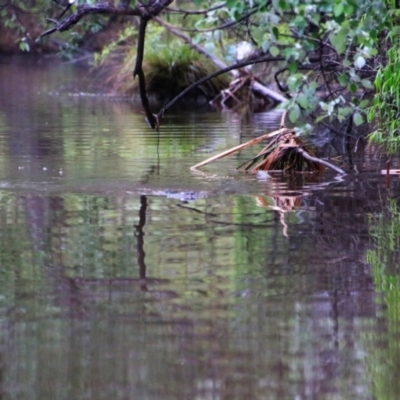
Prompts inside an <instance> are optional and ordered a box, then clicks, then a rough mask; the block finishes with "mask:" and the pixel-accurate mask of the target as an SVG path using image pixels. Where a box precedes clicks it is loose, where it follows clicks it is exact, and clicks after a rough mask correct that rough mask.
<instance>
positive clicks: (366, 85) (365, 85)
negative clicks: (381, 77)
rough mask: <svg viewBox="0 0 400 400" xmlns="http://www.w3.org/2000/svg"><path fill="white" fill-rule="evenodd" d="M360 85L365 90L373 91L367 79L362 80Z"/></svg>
mask: <svg viewBox="0 0 400 400" xmlns="http://www.w3.org/2000/svg"><path fill="white" fill-rule="evenodd" d="M361 84H362V85H363V86H364V87H365V89H373V87H374V86H373V85H372V83H371V82H370V81H369V80H368V79H362V80H361Z"/></svg>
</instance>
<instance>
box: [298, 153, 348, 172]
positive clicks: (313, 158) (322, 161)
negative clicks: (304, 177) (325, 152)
mask: <svg viewBox="0 0 400 400" xmlns="http://www.w3.org/2000/svg"><path fill="white" fill-rule="evenodd" d="M294 148H295V149H296V151H298V152H299V153H300V154H301V155H302V156H303V157H304V158H305V159H307V160H308V161H313V162H316V163H318V164H322V165H325V166H326V167H328V168H332V169H333V170H334V171H336V172H338V173H339V174H341V175H346V172H344V171H343V170H342V169H340V168H339V167H336V165H333V164H331V163H329V162H328V161H325V160H320V159H319V158H316V157H313V156H310V155H309V154H308V153H307V152H306V151H305V150H304V149H302V148H301V147H294Z"/></svg>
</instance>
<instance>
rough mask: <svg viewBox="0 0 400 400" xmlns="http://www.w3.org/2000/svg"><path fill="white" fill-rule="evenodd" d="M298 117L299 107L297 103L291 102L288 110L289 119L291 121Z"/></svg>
mask: <svg viewBox="0 0 400 400" xmlns="http://www.w3.org/2000/svg"><path fill="white" fill-rule="evenodd" d="M299 117H300V107H299V106H298V105H297V104H293V107H292V109H291V110H290V111H289V119H290V121H291V122H293V123H294V122H296V121H297V120H298V119H299Z"/></svg>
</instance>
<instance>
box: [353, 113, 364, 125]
mask: <svg viewBox="0 0 400 400" xmlns="http://www.w3.org/2000/svg"><path fill="white" fill-rule="evenodd" d="M353 121H354V123H355V124H356V125H357V126H359V125H361V124H363V123H364V118H363V116H362V115H361V114H360V113H359V112H356V113H354V115H353Z"/></svg>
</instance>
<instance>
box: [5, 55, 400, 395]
mask: <svg viewBox="0 0 400 400" xmlns="http://www.w3.org/2000/svg"><path fill="white" fill-rule="evenodd" d="M5 77H7V79H5ZM21 77H23V79H24V81H22V82H21V79H22V78H21ZM85 79H86V71H85V70H84V69H79V68H76V67H74V66H71V65H63V64H55V63H44V64H40V65H39V66H38V65H37V64H35V63H33V62H32V63H29V65H27V64H25V63H24V62H21V61H12V60H11V61H10V60H8V59H7V60H1V61H0V93H1V94H4V93H7V96H3V95H2V96H0V265H1V269H0V316H1V319H0V332H1V335H0V338H1V339H0V389H1V390H0V392H1V393H2V395H4V397H5V398H16V399H17V398H18V399H19V398H21V399H26V398H29V399H36V398H37V399H39V398H40V399H55V398H56V399H71V398H73V399H87V398H93V399H110V398H113V399H229V400H231V399H265V398H268V399H291V398H299V399H314V398H315V399H337V398H341V399H347V398H348V399H350V398H351V399H375V398H382V399H383V398H387V397H385V393H386V394H387V393H389V394H390V393H394V392H395V391H396V388H397V386H396V385H397V384H396V383H395V382H394V379H393V376H395V375H394V374H395V373H396V372H395V371H397V370H396V365H397V364H398V355H399V352H398V351H397V350H396V346H395V342H394V338H395V337H396V332H398V331H397V330H396V329H397V328H398V320H399V319H398V318H397V319H396V318H394V317H393V313H394V311H393V310H396V306H395V304H396V303H395V301H394V300H392V299H393V297H391V295H392V294H393V293H391V292H390V288H391V286H390V285H389V283H390V282H394V280H395V279H397V278H398V276H399V274H398V271H397V270H396V269H391V270H390V273H387V274H386V275H385V270H382V271H381V270H380V268H381V267H382V263H383V262H384V260H385V258H383V259H382V258H379V257H378V256H376V257H375V258H374V259H373V260H374V261H373V262H372V261H371V251H375V252H376V251H377V250H376V249H379V248H382V246H384V244H383V243H386V242H385V241H382V242H379V243H378V242H375V241H373V240H372V239H371V237H372V233H371V232H372V231H373V230H374V229H375V228H374V227H376V229H378V228H379V226H381V225H379V223H378V222H377V221H381V220H380V219H379V218H380V217H379V215H380V214H381V213H382V210H385V209H386V208H385V207H386V198H388V197H391V198H394V199H395V198H398V196H399V182H398V181H397V180H396V178H394V179H393V181H392V186H391V189H390V192H389V191H388V189H387V188H386V186H385V182H384V180H383V179H382V178H381V176H379V175H378V174H377V172H375V171H379V169H380V168H379V167H378V166H377V165H378V163H379V160H378V159H376V158H374V156H371V157H364V158H363V159H360V160H359V161H357V160H354V165H355V167H356V168H355V170H357V171H358V173H352V174H349V175H348V176H346V177H342V178H340V179H339V178H338V177H337V176H335V175H332V174H330V173H329V172H327V173H325V174H324V175H323V176H321V177H319V178H318V179H316V178H314V177H312V176H306V175H304V176H300V175H299V176H292V177H287V176H284V175H281V174H272V173H271V174H266V173H260V174H257V175H250V174H239V173H237V172H236V170H235V168H236V166H237V165H239V164H240V162H241V161H242V160H243V159H247V158H248V155H249V154H246V153H245V152H243V153H244V154H240V155H238V156H236V157H232V159H226V160H221V162H219V163H216V164H215V165H210V166H209V167H207V168H206V169H205V171H206V172H204V173H201V174H192V173H191V172H190V169H189V167H190V166H191V165H193V164H195V163H197V162H199V161H201V160H203V159H205V158H207V157H209V156H210V155H212V154H214V153H215V154H217V153H218V152H220V151H222V150H223V149H225V148H229V147H232V146H234V145H235V144H237V143H239V142H241V141H245V140H248V138H250V137H251V136H253V135H258V134H260V133H265V132H266V131H269V130H272V129H273V124H274V123H275V122H274V121H276V120H279V116H278V118H274V117H273V115H274V114H268V115H256V116H254V117H249V116H247V117H246V118H242V117H241V116H239V115H235V114H229V113H223V114H220V113H212V112H209V111H198V112H189V111H185V113H184V114H179V113H172V114H170V115H168V116H166V118H165V125H164V126H163V128H162V130H161V133H160V137H158V136H157V134H156V133H154V132H152V131H150V130H149V129H148V128H147V126H146V124H145V122H144V117H143V114H141V112H140V110H139V109H136V108H135V107H134V106H131V105H129V104H125V103H117V102H113V101H110V99H108V98H104V97H99V96H87V95H85V96H83V95H79V93H81V92H85V93H86V94H87V92H88V91H87V90H86V89H85V90H84V88H82V87H79V86H78V84H77V82H79V81H82V80H85ZM25 80H26V81H25ZM77 87H79V90H77V89H76V88H77ZM11 89H12V90H11ZM158 141H159V143H160V146H159V148H158V149H157V143H158ZM357 163H358V164H357ZM382 229H384V228H382ZM385 229H386V228H385ZM389 230H390V229H389ZM392 231H393V230H392ZM379 232H380V233H379V235H380V237H384V234H383V233H382V232H381V231H379ZM388 242H390V240H388ZM374 254H375V253H374ZM379 254H380V253H379ZM396 254H397V253H396ZM367 255H368V259H367ZM371 265H372V266H373V268H371ZM382 274H383V275H382ZM382 276H383V277H382ZM387 276H388V277H387ZM391 279H392V280H391ZM382 282H387V284H383V283H382ZM394 297H395V296H394ZM388 299H389V300H388ZM389 311H390V312H389ZM396 327H397V328H396ZM387 359H390V360H391V364H390V365H387V364H386V362H385V360H387ZM382 388H387V390H386V391H385V390H383V389H382Z"/></svg>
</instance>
